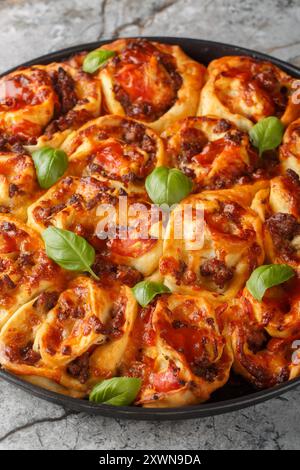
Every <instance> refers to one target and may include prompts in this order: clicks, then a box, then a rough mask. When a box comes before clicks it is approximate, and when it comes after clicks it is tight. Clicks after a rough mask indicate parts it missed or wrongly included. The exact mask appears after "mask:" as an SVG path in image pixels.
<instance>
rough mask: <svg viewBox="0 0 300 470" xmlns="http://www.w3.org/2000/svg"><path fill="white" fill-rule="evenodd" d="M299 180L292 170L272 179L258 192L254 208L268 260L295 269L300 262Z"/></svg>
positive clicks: (254, 200) (253, 204)
mask: <svg viewBox="0 0 300 470" xmlns="http://www.w3.org/2000/svg"><path fill="white" fill-rule="evenodd" d="M299 203H300V181H299V176H298V175H297V173H295V172H294V171H293V170H290V169H288V170H287V172H286V174H285V175H284V176H278V177H276V178H273V179H271V180H270V184H269V187H268V188H265V189H262V190H261V191H258V192H257V194H256V196H255V198H254V199H253V202H252V208H253V209H254V210H255V211H256V212H257V213H258V214H259V216H260V218H261V219H262V221H263V239H264V247H265V252H266V260H267V262H271V263H279V264H281V263H283V264H284V263H287V264H289V265H291V266H293V267H295V268H297V267H298V266H299V262H300V245H299V243H300V205H299Z"/></svg>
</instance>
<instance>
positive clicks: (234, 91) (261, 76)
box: [198, 56, 300, 131]
mask: <svg viewBox="0 0 300 470" xmlns="http://www.w3.org/2000/svg"><path fill="white" fill-rule="evenodd" d="M294 83H295V80H294V79H293V78H292V77H290V76H289V75H288V74H286V73H285V72H283V71H282V70H280V69H279V68H278V67H276V65H274V64H272V63H271V62H264V61H259V60H256V59H253V58H251V57H246V56H245V57H244V56H228V57H222V58H220V59H216V60H213V61H212V62H211V63H210V64H209V66H208V80H207V82H206V84H205V86H204V87H203V90H202V92H201V99H200V105H199V109H198V114H199V115H207V114H212V115H215V116H220V117H222V118H224V119H229V120H230V121H232V122H234V123H235V124H236V125H237V126H238V127H239V128H240V129H242V130H245V131H248V130H249V129H250V128H251V127H252V125H253V124H255V123H256V122H258V121H259V120H260V119H263V118H265V117H268V116H277V117H278V118H280V119H281V121H282V123H283V124H284V125H285V126H287V125H288V124H290V123H291V122H292V121H294V120H295V119H297V117H299V115H300V105H299V104H295V103H294V102H293V100H292V94H293V93H295V88H294Z"/></svg>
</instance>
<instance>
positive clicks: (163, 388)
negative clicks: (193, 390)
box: [149, 362, 183, 393]
mask: <svg viewBox="0 0 300 470" xmlns="http://www.w3.org/2000/svg"><path fill="white" fill-rule="evenodd" d="M149 383H150V384H151V385H152V386H153V388H154V389H155V391H156V392H158V393H167V392H171V391H172V390H177V389H179V388H181V387H182V385H183V383H182V381H181V380H180V379H179V369H178V368H177V367H176V366H175V364H172V363H171V362H170V365H169V368H168V370H167V371H166V372H159V373H154V372H153V373H151V374H150V376H149Z"/></svg>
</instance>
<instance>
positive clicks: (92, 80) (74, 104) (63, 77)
mask: <svg viewBox="0 0 300 470" xmlns="http://www.w3.org/2000/svg"><path fill="white" fill-rule="evenodd" d="M100 107H101V87H100V83H99V81H98V79H97V78H96V77H91V76H90V75H89V74H86V73H84V72H83V71H82V69H81V65H80V66H77V67H76V61H75V60H73V62H71V63H70V62H62V63H52V64H49V65H36V66H32V67H30V68H25V69H18V70H16V71H15V72H12V73H10V74H8V75H6V76H4V77H2V78H1V79H0V130H1V131H2V132H4V133H5V134H8V135H11V136H14V137H16V138H17V139H18V140H21V141H23V142H24V143H27V144H29V145H35V144H36V141H37V138H39V137H40V136H41V135H43V137H41V138H40V139H39V140H38V146H43V145H46V144H51V145H53V146H57V145H59V144H60V143H61V142H62V141H63V139H64V137H65V136H66V135H67V133H68V130H71V129H74V128H75V129H76V128H78V127H80V126H81V125H82V124H84V123H85V122H86V121H88V120H89V119H91V118H93V117H96V116H98V115H99V114H100Z"/></svg>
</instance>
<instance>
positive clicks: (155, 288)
mask: <svg viewBox="0 0 300 470" xmlns="http://www.w3.org/2000/svg"><path fill="white" fill-rule="evenodd" d="M132 291H133V295H134V297H135V298H136V300H137V302H138V303H139V304H140V305H141V306H142V307H146V305H148V304H149V303H150V302H151V300H153V299H154V297H155V296H156V295H158V294H167V293H169V292H171V291H170V289H169V288H168V287H167V286H165V285H164V284H162V283H161V282H153V281H142V282H138V283H137V284H136V285H135V286H134V287H133V288H132Z"/></svg>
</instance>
